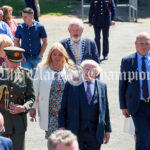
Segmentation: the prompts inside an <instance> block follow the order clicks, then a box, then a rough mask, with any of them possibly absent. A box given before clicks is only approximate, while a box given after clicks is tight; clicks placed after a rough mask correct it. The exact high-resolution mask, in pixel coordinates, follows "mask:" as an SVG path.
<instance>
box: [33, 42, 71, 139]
mask: <svg viewBox="0 0 150 150" xmlns="http://www.w3.org/2000/svg"><path fill="white" fill-rule="evenodd" d="M69 65H70V63H69V57H68V55H67V52H66V50H65V48H64V47H63V46H62V45H61V44H60V43H54V44H53V45H52V47H51V49H50V51H49V53H48V57H47V60H46V62H42V63H40V64H39V65H38V68H37V71H36V73H35V77H34V82H33V83H34V90H35V96H36V101H35V103H34V105H33V109H31V110H30V116H31V117H32V118H34V117H35V114H36V108H38V112H39V118H40V120H39V122H40V127H41V129H43V130H45V132H46V134H45V137H46V139H47V138H48V137H49V136H50V135H51V133H52V132H54V131H55V130H57V129H58V111H59V109H60V103H61V100H62V94H63V90H64V86H65V83H66V68H68V66H69Z"/></svg>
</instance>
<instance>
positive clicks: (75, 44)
mask: <svg viewBox="0 0 150 150" xmlns="http://www.w3.org/2000/svg"><path fill="white" fill-rule="evenodd" d="M77 45H78V43H74V53H75V55H76V58H77V59H79V52H78V48H77Z"/></svg>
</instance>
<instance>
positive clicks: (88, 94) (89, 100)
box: [86, 82, 92, 104]
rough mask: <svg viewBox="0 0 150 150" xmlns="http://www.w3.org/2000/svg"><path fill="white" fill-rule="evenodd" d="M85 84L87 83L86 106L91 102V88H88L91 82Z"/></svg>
mask: <svg viewBox="0 0 150 150" xmlns="http://www.w3.org/2000/svg"><path fill="white" fill-rule="evenodd" d="M86 83H87V90H86V95H87V100H88V104H90V103H91V101H92V92H91V88H90V84H91V82H86Z"/></svg>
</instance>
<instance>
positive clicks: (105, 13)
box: [89, 0, 116, 59]
mask: <svg viewBox="0 0 150 150" xmlns="http://www.w3.org/2000/svg"><path fill="white" fill-rule="evenodd" d="M115 8H116V7H115V3H114V0H91V5H90V11H89V26H92V25H93V28H94V32H95V41H96V44H97V48H98V51H99V55H100V56H101V44H100V39H101V31H102V33H103V34H102V35H103V52H102V54H103V57H104V59H108V53H109V27H110V25H115V21H114V20H115V12H116V11H115Z"/></svg>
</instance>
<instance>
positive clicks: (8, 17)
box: [2, 5, 13, 23]
mask: <svg viewBox="0 0 150 150" xmlns="http://www.w3.org/2000/svg"><path fill="white" fill-rule="evenodd" d="M2 11H3V13H4V16H3V21H5V22H6V23H7V22H8V21H10V20H11V17H12V15H10V13H9V12H10V11H12V12H13V8H12V7H11V6H7V5H5V6H2Z"/></svg>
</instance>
